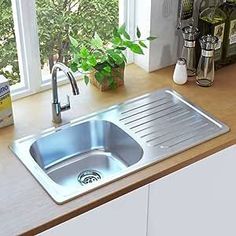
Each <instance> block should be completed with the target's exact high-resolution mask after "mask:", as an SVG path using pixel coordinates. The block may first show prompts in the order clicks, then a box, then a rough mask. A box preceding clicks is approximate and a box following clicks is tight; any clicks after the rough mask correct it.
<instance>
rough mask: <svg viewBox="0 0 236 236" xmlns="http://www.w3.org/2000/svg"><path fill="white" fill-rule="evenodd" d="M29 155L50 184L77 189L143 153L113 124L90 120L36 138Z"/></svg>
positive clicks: (136, 160)
mask: <svg viewBox="0 0 236 236" xmlns="http://www.w3.org/2000/svg"><path fill="white" fill-rule="evenodd" d="M30 154H31V156H32V157H33V159H34V160H35V162H36V163H37V164H38V165H39V166H40V167H41V169H42V170H43V171H44V172H45V174H46V175H47V176H49V177H50V178H51V179H52V180H53V181H54V182H56V183H57V184H59V185H61V186H65V187H70V188H80V187H81V185H82V186H84V185H87V184H91V183H93V182H95V181H99V180H101V179H103V178H104V179H106V178H109V177H110V176H112V175H114V174H116V173H118V172H120V171H122V170H124V169H126V168H128V167H129V166H132V165H134V164H135V163H137V162H138V161H139V160H140V159H141V158H142V155H143V150H142V148H141V147H140V145H139V144H138V143H137V142H136V141H135V140H134V139H132V138H131V137H130V136H129V135H128V134H127V133H125V132H124V131H123V130H121V129H120V128H119V127H117V126H116V125H115V124H113V123H111V122H109V121H103V120H91V121H87V122H84V123H81V124H77V125H75V126H72V127H69V128H67V129H63V130H61V132H55V133H53V134H50V135H47V136H45V137H42V138H39V139H38V140H37V141H35V142H34V143H33V144H32V145H31V147H30Z"/></svg>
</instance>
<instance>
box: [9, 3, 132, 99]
mask: <svg viewBox="0 0 236 236" xmlns="http://www.w3.org/2000/svg"><path fill="white" fill-rule="evenodd" d="M35 1H36V0H11V2H12V10H13V20H14V24H15V34H16V41H17V42H16V45H17V52H18V62H19V69H20V77H21V78H20V79H21V82H20V83H18V84H16V85H13V86H11V93H12V97H13V100H16V99H19V98H22V97H25V96H29V95H31V94H34V93H37V92H40V91H43V90H46V89H49V88H51V81H50V80H44V81H43V80H42V73H41V63H40V50H39V37H38V26H37V18H36V4H35ZM134 21H135V0H119V24H120V25H121V24H123V23H126V25H127V31H128V32H129V34H130V35H131V37H132V38H134V37H135V22H134ZM127 57H128V63H132V62H133V61H134V56H133V54H132V53H128V54H127ZM65 83H68V81H67V80H65V78H64V76H63V74H62V76H61V78H60V75H59V81H58V84H59V85H60V84H65Z"/></svg>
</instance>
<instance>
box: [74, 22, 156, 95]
mask: <svg viewBox="0 0 236 236" xmlns="http://www.w3.org/2000/svg"><path fill="white" fill-rule="evenodd" d="M136 35H137V38H138V39H137V40H131V37H130V35H129V34H128V33H127V31H126V29H125V25H122V26H121V27H120V28H115V29H114V31H113V37H112V39H111V41H110V42H104V41H103V40H102V39H101V38H100V36H99V35H98V34H97V33H95V34H94V37H93V38H92V40H91V41H90V42H89V43H87V44H86V45H82V46H79V42H78V41H77V40H76V39H75V38H73V37H71V36H70V42H71V52H72V59H71V62H70V68H71V70H72V71H73V72H76V71H80V72H81V73H82V74H83V79H84V81H85V83H86V84H88V82H89V81H90V82H91V83H92V84H94V85H95V86H97V87H98V88H100V90H101V91H105V90H107V89H110V88H117V87H118V86H121V85H123V84H124V69H125V63H127V59H126V56H125V54H124V51H125V50H126V49H129V50H131V51H132V52H133V53H136V54H144V53H143V49H142V48H147V46H146V44H145V41H146V40H148V41H150V40H154V39H155V37H148V38H147V39H145V40H143V39H141V32H140V30H139V28H138V27H137V31H136Z"/></svg>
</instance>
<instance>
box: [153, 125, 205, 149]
mask: <svg viewBox="0 0 236 236" xmlns="http://www.w3.org/2000/svg"><path fill="white" fill-rule="evenodd" d="M208 125H209V124H208V123H205V124H203V125H202V126H199V127H196V128H194V129H189V130H187V131H184V132H181V133H178V134H175V135H174V136H172V137H170V138H168V139H165V140H162V141H161V142H158V143H155V144H150V145H151V146H159V145H160V144H164V143H166V142H168V141H171V140H175V139H177V138H180V137H182V136H185V135H188V133H189V132H191V133H192V132H196V131H199V130H201V129H202V128H205V127H207V126H208ZM150 142H151V141H150Z"/></svg>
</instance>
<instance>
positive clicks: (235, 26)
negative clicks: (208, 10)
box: [220, 0, 236, 64]
mask: <svg viewBox="0 0 236 236" xmlns="http://www.w3.org/2000/svg"><path fill="white" fill-rule="evenodd" d="M220 8H221V9H222V10H223V11H224V12H225V14H226V16H227V19H226V26H225V35H224V46H223V55H222V63H223V64H230V63H233V62H236V0H226V2H225V3H223V4H222V5H221V6H220Z"/></svg>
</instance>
